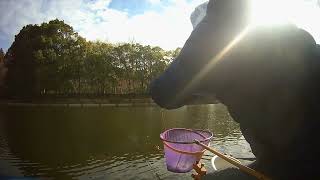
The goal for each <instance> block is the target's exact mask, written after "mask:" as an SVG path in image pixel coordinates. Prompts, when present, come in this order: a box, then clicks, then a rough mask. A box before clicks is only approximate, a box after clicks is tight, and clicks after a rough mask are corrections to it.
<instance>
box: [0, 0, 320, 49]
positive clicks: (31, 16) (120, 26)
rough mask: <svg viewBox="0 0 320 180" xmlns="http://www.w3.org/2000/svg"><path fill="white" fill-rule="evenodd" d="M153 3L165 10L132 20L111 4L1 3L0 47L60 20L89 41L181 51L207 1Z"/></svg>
mask: <svg viewBox="0 0 320 180" xmlns="http://www.w3.org/2000/svg"><path fill="white" fill-rule="evenodd" d="M149 1H150V3H156V4H159V6H162V10H161V11H153V10H147V11H145V12H144V13H143V14H139V15H133V16H132V15H131V16H129V15H128V13H127V12H126V11H125V10H123V11H119V10H114V9H110V8H108V5H109V4H110V2H111V0H95V1H89V0H10V1H5V0H0V43H1V42H3V41H5V39H7V41H10V43H12V42H13V39H14V35H15V34H17V33H18V32H19V30H20V29H21V28H22V27H23V26H24V25H27V24H35V23H41V22H44V21H48V20H50V19H55V18H58V19H61V20H64V21H65V22H66V23H68V24H70V25H71V26H73V27H74V29H75V30H76V31H78V32H79V34H80V35H82V36H83V37H85V38H87V39H88V40H101V41H109V42H114V43H116V42H127V41H131V40H134V41H136V42H139V43H142V44H150V45H158V46H160V47H162V48H165V49H174V48H176V47H181V46H182V45H183V44H184V42H185V41H186V39H187V38H188V36H189V34H190V33H191V31H192V25H191V22H190V14H191V12H192V11H193V10H194V8H195V7H196V6H197V5H199V4H201V3H203V2H205V1H206V0H192V1H190V0H188V1H187V0H169V2H170V3H169V4H170V5H168V6H163V4H162V2H161V1H159V0H149ZM313 1H316V0H313ZM307 15H308V16H311V17H314V19H312V18H307V20H305V19H301V22H303V25H304V26H305V28H306V29H307V28H309V29H310V30H309V31H310V32H313V35H314V36H315V37H316V38H317V39H318V40H320V36H319V32H320V29H319V27H317V28H315V27H314V24H317V19H319V17H320V14H319V8H317V7H312V8H311V7H310V10H309V11H308V12H307Z"/></svg>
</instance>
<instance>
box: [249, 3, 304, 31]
mask: <svg viewBox="0 0 320 180" xmlns="http://www.w3.org/2000/svg"><path fill="white" fill-rule="evenodd" d="M301 3H302V1H301V0H253V1H252V8H251V9H252V12H251V13H252V14H251V17H252V19H251V23H252V25H255V26H256V25H262V26H265V25H277V24H283V23H286V22H293V21H294V18H295V16H296V13H297V12H298V11H300V12H301V6H300V5H301ZM302 13H303V12H302Z"/></svg>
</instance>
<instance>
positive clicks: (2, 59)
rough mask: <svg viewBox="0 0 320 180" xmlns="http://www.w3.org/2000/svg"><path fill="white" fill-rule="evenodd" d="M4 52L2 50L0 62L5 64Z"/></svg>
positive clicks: (0, 51) (0, 50) (0, 49)
mask: <svg viewBox="0 0 320 180" xmlns="http://www.w3.org/2000/svg"><path fill="white" fill-rule="evenodd" d="M4 55H5V54H4V52H3V49H2V48H0V62H3V61H4Z"/></svg>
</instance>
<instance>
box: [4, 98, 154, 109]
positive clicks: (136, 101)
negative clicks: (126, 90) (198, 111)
mask: <svg viewBox="0 0 320 180" xmlns="http://www.w3.org/2000/svg"><path fill="white" fill-rule="evenodd" d="M0 105H1V106H30V107H31V106H34V107H41V106H51V107H58V106H64V107H112V106H113V107H118V106H119V107H120V106H150V105H153V106H156V104H155V103H154V102H153V100H152V99H151V98H150V97H148V96H144V95H141V96H140V95H137V96H131V97H130V96H129V95H123V96H122V95H119V96H118V95H117V96H109V97H94V98H89V97H41V98H34V99H1V100H0Z"/></svg>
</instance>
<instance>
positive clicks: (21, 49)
mask: <svg viewBox="0 0 320 180" xmlns="http://www.w3.org/2000/svg"><path fill="white" fill-rule="evenodd" d="M84 43H85V40H84V39H83V38H81V37H80V36H79V35H78V34H77V33H76V32H74V30H73V28H72V27H71V26H69V25H67V24H65V23H64V22H63V21H60V20H57V19H56V20H53V21H50V22H49V23H42V24H41V25H40V26H39V25H27V26H25V27H23V28H22V30H21V31H20V32H19V34H18V35H17V36H16V38H15V41H14V42H13V44H12V45H11V47H10V48H9V50H8V53H7V59H8V61H7V62H6V66H7V67H8V76H7V85H8V88H9V92H10V95H11V96H18V97H27V98H29V97H33V96H35V95H39V94H46V93H48V92H57V91H66V90H70V88H73V90H75V89H78V90H79V89H80V82H79V81H80V80H79V79H80V73H81V72H80V69H81V66H82V63H81V59H82V58H80V57H81V56H82V54H81V52H83V48H84ZM75 84H77V85H75Z"/></svg>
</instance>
